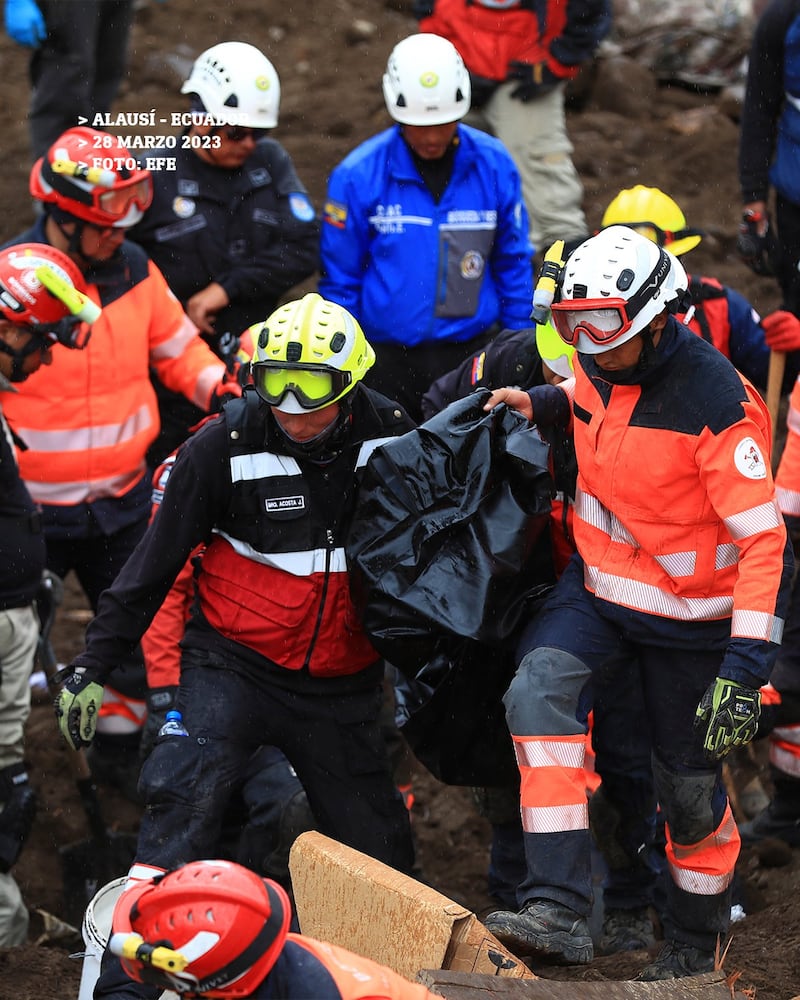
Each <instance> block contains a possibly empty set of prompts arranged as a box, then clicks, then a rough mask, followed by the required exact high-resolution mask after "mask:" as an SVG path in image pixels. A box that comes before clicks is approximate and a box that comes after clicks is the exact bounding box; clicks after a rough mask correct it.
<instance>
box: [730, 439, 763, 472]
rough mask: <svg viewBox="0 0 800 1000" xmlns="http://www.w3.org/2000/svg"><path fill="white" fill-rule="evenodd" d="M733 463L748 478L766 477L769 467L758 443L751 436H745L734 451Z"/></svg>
mask: <svg viewBox="0 0 800 1000" xmlns="http://www.w3.org/2000/svg"><path fill="white" fill-rule="evenodd" d="M733 464H734V465H735V466H736V468H737V469H738V470H739V472H741V474H742V475H743V476H744V477H745V478H746V479H766V477H767V467H766V465H765V464H764V458H763V456H762V455H761V451H760V450H759V447H758V445H757V444H756V443H755V441H754V440H753V439H752V438H751V437H746V438H743V439H742V440H741V441H740V442H739V443H738V444H737V445H736V450H735V451H734V453H733Z"/></svg>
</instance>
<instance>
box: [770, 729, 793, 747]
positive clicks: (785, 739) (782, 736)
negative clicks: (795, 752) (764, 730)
mask: <svg viewBox="0 0 800 1000" xmlns="http://www.w3.org/2000/svg"><path fill="white" fill-rule="evenodd" d="M769 735H770V739H776V740H780V741H781V743H791V744H793V745H794V746H796V747H798V748H800V724H798V725H795V726H777V727H776V728H775V729H773V730H772V732H771V733H770V734H769Z"/></svg>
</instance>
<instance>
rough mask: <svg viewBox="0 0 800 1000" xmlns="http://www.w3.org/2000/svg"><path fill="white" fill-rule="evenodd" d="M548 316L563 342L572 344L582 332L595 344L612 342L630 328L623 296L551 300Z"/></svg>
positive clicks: (575, 342)
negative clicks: (617, 297)
mask: <svg viewBox="0 0 800 1000" xmlns="http://www.w3.org/2000/svg"><path fill="white" fill-rule="evenodd" d="M550 318H551V320H552V322H553V326H554V327H555V328H556V330H557V331H558V335H559V336H560V337H561V339H562V340H563V341H564V343H565V344H569V345H570V347H574V346H575V345H576V344H577V343H578V338H579V337H580V335H581V334H582V333H584V334H586V336H587V337H588V338H589V339H590V340H591V341H592V342H593V343H595V344H609V345H610V344H611V343H613V341H615V340H616V339H617V337H621V336H622V334H623V333H627V331H628V330H630V328H631V325H632V323H633V317H632V316H629V315H628V303H627V302H626V301H625V299H574V300H573V299H569V300H567V301H564V302H554V303H553V304H552V305H551V307H550Z"/></svg>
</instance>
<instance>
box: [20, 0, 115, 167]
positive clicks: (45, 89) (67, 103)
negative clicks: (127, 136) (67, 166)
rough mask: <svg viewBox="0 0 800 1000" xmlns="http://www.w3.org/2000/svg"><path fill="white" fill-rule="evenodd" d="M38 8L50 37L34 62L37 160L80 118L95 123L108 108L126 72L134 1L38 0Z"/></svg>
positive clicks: (32, 111) (31, 119)
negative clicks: (99, 115) (95, 116)
mask: <svg viewBox="0 0 800 1000" xmlns="http://www.w3.org/2000/svg"><path fill="white" fill-rule="evenodd" d="M39 6H40V8H41V11H42V14H43V16H44V19H45V23H46V25H47V38H46V39H45V41H44V43H43V44H42V45H41V46H40V47H39V48H38V49H36V51H35V52H34V53H33V56H32V57H31V64H30V76H31V86H32V88H33V90H32V93H31V105H30V114H29V126H30V135H31V148H32V152H33V156H34V158H37V157H39V156H42V155H44V153H45V151H46V150H47V149H48V148H49V147H50V146H51V145H52V144H53V143H54V142H55V140H56V139H57V138H58V137H59V136H60V135H61V134H62V132H64V131H66V129H68V128H71V127H72V126H74V125H77V124H78V116H81V117H84V118H87V119H88V122H89V125H91V124H92V121H93V117H94V115H95V114H96V113H97V112H102V113H105V112H108V111H109V110H110V108H111V103H112V101H113V100H114V98H115V97H116V95H117V91H118V90H119V85H120V83H121V82H122V78H123V76H124V75H125V68H126V65H127V57H128V36H129V35H130V29H131V24H132V23H133V0H40V3H39ZM109 131H112V132H113V131H114V130H113V129H110V130H109ZM98 155H100V156H102V155H103V154H102V151H98Z"/></svg>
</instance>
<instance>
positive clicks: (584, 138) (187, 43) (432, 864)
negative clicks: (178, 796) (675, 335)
mask: <svg viewBox="0 0 800 1000" xmlns="http://www.w3.org/2000/svg"><path fill="white" fill-rule="evenodd" d="M409 6H410V4H409V3H407V2H405V0H393V2H392V0H386V2H384V0H359V2H356V0H327V2H326V3H324V4H319V3H314V2H313V0H283V2H280V3H279V2H277V0H167V2H165V3H158V2H154V0H152V2H150V3H148V2H146V0H145V2H144V3H143V4H142V6H141V8H140V10H139V11H138V14H137V20H136V25H135V28H134V32H133V39H132V42H133V46H132V52H131V59H130V70H129V75H128V79H127V81H126V83H125V86H124V89H123V92H122V94H121V96H120V99H119V101H118V103H117V106H116V108H115V110H121V111H142V110H149V109H151V108H155V109H157V111H158V112H159V113H168V112H170V111H173V110H184V109H185V107H186V105H185V101H184V99H183V98H181V97H180V95H179V93H178V91H179V84H180V82H181V80H182V79H183V77H184V76H185V74H186V72H187V71H188V68H189V65H190V63H191V60H192V58H193V57H194V56H196V55H197V54H198V53H199V52H201V51H202V50H203V49H204V48H206V47H207V46H209V45H211V44H214V43H215V42H218V41H223V40H245V41H250V42H252V43H254V44H256V45H258V46H259V47H261V48H262V49H263V50H264V51H265V52H266V53H267V54H268V55H269V57H270V58H271V59H272V61H273V62H274V64H275V66H276V68H277V69H278V72H279V74H280V77H281V82H282V90H283V99H282V108H281V118H280V124H279V126H278V130H277V132H276V136H277V137H278V138H279V139H281V141H283V143H284V144H285V145H286V147H287V149H288V150H289V152H290V153H291V155H292V157H293V158H294V161H295V163H296V166H297V169H298V171H299V173H300V176H301V177H302V178H303V179H304V181H305V183H306V185H307V187H308V189H309V191H310V193H311V195H312V197H313V199H314V201H315V203H316V205H317V206H318V207H319V206H321V203H322V199H323V196H324V188H325V180H326V177H327V174H328V172H329V171H330V169H331V168H332V166H333V165H334V164H335V163H336V162H338V160H339V159H341V158H342V157H343V156H344V155H345V154H346V153H347V152H348V151H349V150H350V149H351V148H352V147H353V146H354V145H356V144H357V143H358V142H360V141H362V140H363V139H365V138H366V137H367V136H368V135H370V134H372V133H373V132H375V131H377V130H378V129H380V128H382V127H384V125H385V124H386V122H387V119H386V117H385V112H384V108H383V101H382V97H381V90H380V76H381V72H382V69H383V65H384V63H385V60H386V56H387V54H388V52H389V51H390V49H391V47H392V45H393V44H394V43H395V42H396V41H397V40H399V39H400V38H402V37H404V36H405V35H407V34H409V33H410V32H411V31H413V30H414V27H415V22H414V21H413V20H412V19H411V17H410V15H409V13H408V8H409ZM577 94H580V100H578V98H577V96H576V103H575V104H574V106H573V107H572V108H571V110H570V113H569V126H570V132H571V135H572V137H573V140H574V143H575V147H576V149H575V162H576V165H577V167H578V169H579V171H580V174H581V176H582V178H583V181H584V185H585V192H586V198H585V208H586V213H587V218H588V221H589V224H590V225H591V226H597V225H598V224H599V222H600V219H601V216H602V213H603V209H604V208H605V206H606V204H607V203H608V202H609V201H610V199H611V198H612V197H613V196H614V195H615V194H616V193H617V191H618V190H619V189H620V188H622V187H628V186H631V185H633V184H636V183H643V184H647V185H654V186H658V187H661V188H662V189H663V190H665V191H666V192H668V193H669V194H671V195H672V196H673V197H674V198H676V199H677V200H678V202H679V203H680V204H681V206H682V207H683V209H684V211H685V213H686V216H687V219H688V222H689V224H690V225H692V226H699V227H702V228H703V229H704V230H705V231H706V234H707V235H706V237H705V239H704V241H703V243H702V244H701V245H700V247H698V248H697V249H696V250H694V251H692V252H691V254H690V255H689V257H688V258H684V262H685V263H687V264H688V266H689V269H690V270H693V271H695V272H698V273H700V272H702V273H706V274H711V275H715V276H717V277H718V278H720V279H721V280H722V281H723V282H725V283H728V284H730V285H732V286H734V287H736V288H738V289H739V290H740V291H741V292H743V293H744V294H745V295H746V296H747V297H748V298H750V300H751V301H752V302H753V303H754V304H755V305H756V306H757V307H758V308H759V309H760V310H761V311H762V312H768V311H769V310H770V309H772V308H775V306H776V305H777V304H778V296H777V292H776V289H775V287H774V285H773V284H772V283H771V282H770V281H769V280H768V279H759V278H756V277H755V276H754V275H752V274H751V273H750V272H749V271H747V269H746V268H745V267H744V266H743V265H742V264H741V263H740V262H739V260H738V259H737V257H736V255H735V250H734V241H735V229H736V222H737V220H738V206H739V199H738V190H737V184H736V146H737V138H738V131H737V120H736V115H737V104H736V102H735V100H733V99H731V97H730V96H728V95H727V94H724V93H719V92H716V91H714V92H699V91H697V90H690V89H687V88H686V87H684V86H675V85H671V86H663V85H659V84H658V82H657V81H656V79H655V77H654V76H653V75H652V74H651V73H650V72H649V71H647V70H646V69H644V68H643V67H642V66H641V65H639V64H637V63H636V62H628V61H625V60H622V61H620V60H619V59H618V58H611V57H610V56H609V57H604V58H601V59H600V60H598V62H597V64H596V66H595V67H594V68H593V70H592V71H591V72H590V73H588V74H586V75H585V79H584V81H583V86H581V87H580V88H578V90H577V91H576V95H577ZM27 95H28V88H27V79H26V57H25V54H24V53H23V52H22V50H20V49H18V48H16V47H15V46H13V45H12V44H11V43H10V42H9V41H8V39H6V38H2V39H0V136H1V137H2V138H1V139H0V164H2V174H3V180H4V183H3V184H2V185H0V240H5V239H7V238H9V237H11V236H13V235H14V233H16V232H17V231H19V230H21V229H22V228H23V227H25V226H27V225H28V224H29V223H30V221H31V218H32V214H31V205H30V201H29V199H28V196H27V173H28V169H29V163H30V161H29V153H28V142H27V132H26V125H25V112H26V103H27ZM120 131H122V130H120ZM127 131H128V132H131V131H132V130H127ZM308 287H313V281H312V282H309V283H308ZM87 619H88V611H87V608H86V604H85V601H84V600H83V598H82V596H81V594H80V593H79V591H78V590H77V588H76V587H75V585H74V584H72V583H70V581H68V588H67V601H66V603H65V605H64V607H63V608H62V611H61V614H60V617H59V621H58V623H57V627H56V630H55V634H54V639H55V645H56V649H57V652H58V655H59V657H60V659H62V660H63V661H68V659H69V658H70V656H72V655H73V654H74V653H75V652H76V651H77V650H78V649H79V648H80V646H81V642H82V635H83V629H84V627H85V624H86V621H87ZM27 748H28V758H29V764H30V772H31V776H32V780H33V783H34V785H35V786H36V788H37V790H38V792H39V795H40V800H41V804H40V810H39V815H38V818H37V821H36V825H35V828H34V832H33V835H32V837H31V840H30V842H29V844H28V845H27V847H26V849H25V852H24V854H23V856H22V858H21V860H20V862H19V864H18V865H17V867H16V869H15V874H16V876H17V879H18V881H19V883H20V885H21V887H22V891H23V893H24V896H25V899H26V901H27V903H28V905H29V907H30V908H31V909H32V910H34V911H35V910H36V909H43V910H45V911H48V912H49V913H52V914H55V915H59V916H64V906H63V899H62V891H61V888H62V887H61V872H60V864H59V856H58V848H59V846H61V845H64V844H67V843H71V842H73V841H75V840H78V839H80V838H82V837H84V836H86V832H87V828H86V820H85V817H84V815H83V812H82V810H81V807H80V804H79V801H78V799H77V796H76V794H75V791H74V781H73V774H72V771H71V769H70V757H69V753H68V751H67V750H66V749H65V748H64V747H63V746H62V745H61V744H60V743H59V740H58V738H57V735H56V730H55V724H54V721H53V716H52V712H51V709H50V707H49V705H39V706H36V707H35V708H34V710H33V713H32V716H31V721H30V726H29V729H28V735H27ZM760 760H761V753H760V752H759V753H757V754H756V761H755V763H754V762H753V761H751V760H750V759H749V758H743V759H742V760H741V761H740V762H738V763H736V764H735V765H734V778H735V782H736V787H737V788H739V789H743V788H744V787H745V785H746V782H747V781H748V780H749V778H750V777H751V776H752V774H753V773H754V772H756V771H757V770H758V769H759V767H760V768H761V774H762V777H763V764H762V765H759V763H758V762H759V761H760ZM415 790H416V797H417V799H416V805H415V808H414V813H413V817H414V824H415V829H416V835H417V840H418V845H419V851H420V861H421V866H422V869H423V871H424V873H425V876H426V878H427V879H428V880H429V881H430V882H431V883H432V884H433V885H434V886H435V887H436V888H438V889H439V890H440V891H442V892H444V893H445V894H447V895H450V896H452V897H454V898H456V899H458V900H459V901H461V902H464V903H466V904H467V905H468V906H470V907H471V908H473V909H474V910H475V911H476V912H481V911H483V910H485V908H486V907H487V906H488V905H489V903H490V900H489V898H488V897H487V895H486V867H487V850H488V833H489V831H488V827H487V825H486V823H485V821H484V820H482V819H481V818H480V817H479V816H478V815H477V813H476V812H475V809H474V807H473V804H472V800H471V796H470V794H469V792H468V790H466V789H463V788H445V787H444V786H442V785H440V784H439V783H438V782H436V781H435V780H434V779H433V778H431V777H430V775H428V774H426V773H425V772H424V771H423V770H421V769H420V771H419V773H418V776H417V780H416V789H415ZM104 803H105V808H106V815H107V818H108V819H109V821H110V823H111V825H112V826H113V827H114V828H116V829H118V830H120V831H129V830H133V829H135V825H136V821H137V810H136V809H135V808H134V807H133V806H131V805H130V804H129V803H127V802H126V801H125V800H124V799H122V798H121V797H119V796H118V795H116V794H115V793H113V792H111V791H108V790H104ZM739 868H740V878H741V881H742V884H743V887H744V898H745V903H746V909H747V913H748V916H747V918H746V919H745V920H743V921H741V922H739V923H736V924H735V925H733V927H732V941H731V944H730V948H729V951H728V954H727V956H726V958H725V961H724V968H725V970H726V971H727V972H729V973H732V974H736V973H740V975H739V977H738V980H737V982H736V987H737V988H738V989H747V990H750V991H752V992H751V994H750V995H751V996H755V997H757V998H758V1000H789V998H791V997H794V996H795V995H797V994H800V855H799V854H798V852H796V851H795V852H788V851H786V852H780V851H778V852H772V853H770V852H764V853H763V854H762V855H761V856H758V855H756V854H754V853H753V852H752V851H750V852H745V853H743V855H742V858H741V861H740V866H739ZM40 931H41V927H40V920H39V919H36V920H34V923H33V926H32V932H31V942H30V944H29V945H27V946H25V947H23V948H20V949H12V950H6V951H0V1000H74V998H75V997H77V992H78V982H79V979H80V971H81V961H80V958H74V957H73V958H71V957H70V953H71V952H72V953H74V952H76V951H79V950H80V941H79V940H77V941H76V940H74V939H69V938H67V939H64V940H62V941H61V942H60V943H51V944H50V945H37V944H36V943H35V942H36V939H37V936H38V934H39V933H40ZM647 959H648V956H646V955H644V954H631V955H629V956H625V957H622V958H619V957H616V958H615V957H612V958H605V959H598V960H596V961H595V963H594V964H593V965H592V966H591V967H590V968H589V969H562V970H558V971H555V972H554V971H553V970H549V971H548V970H543V969H537V970H536V971H537V972H539V973H540V974H544V975H549V976H554V977H558V978H567V979H575V980H585V979H603V978H605V979H624V978H629V977H630V976H632V975H634V974H635V973H636V972H637V971H638V970H639V969H640V968H641V967H643V966H644V965H645V964H646V962H647ZM579 995H580V994H579V987H577V992H576V996H579Z"/></svg>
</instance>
